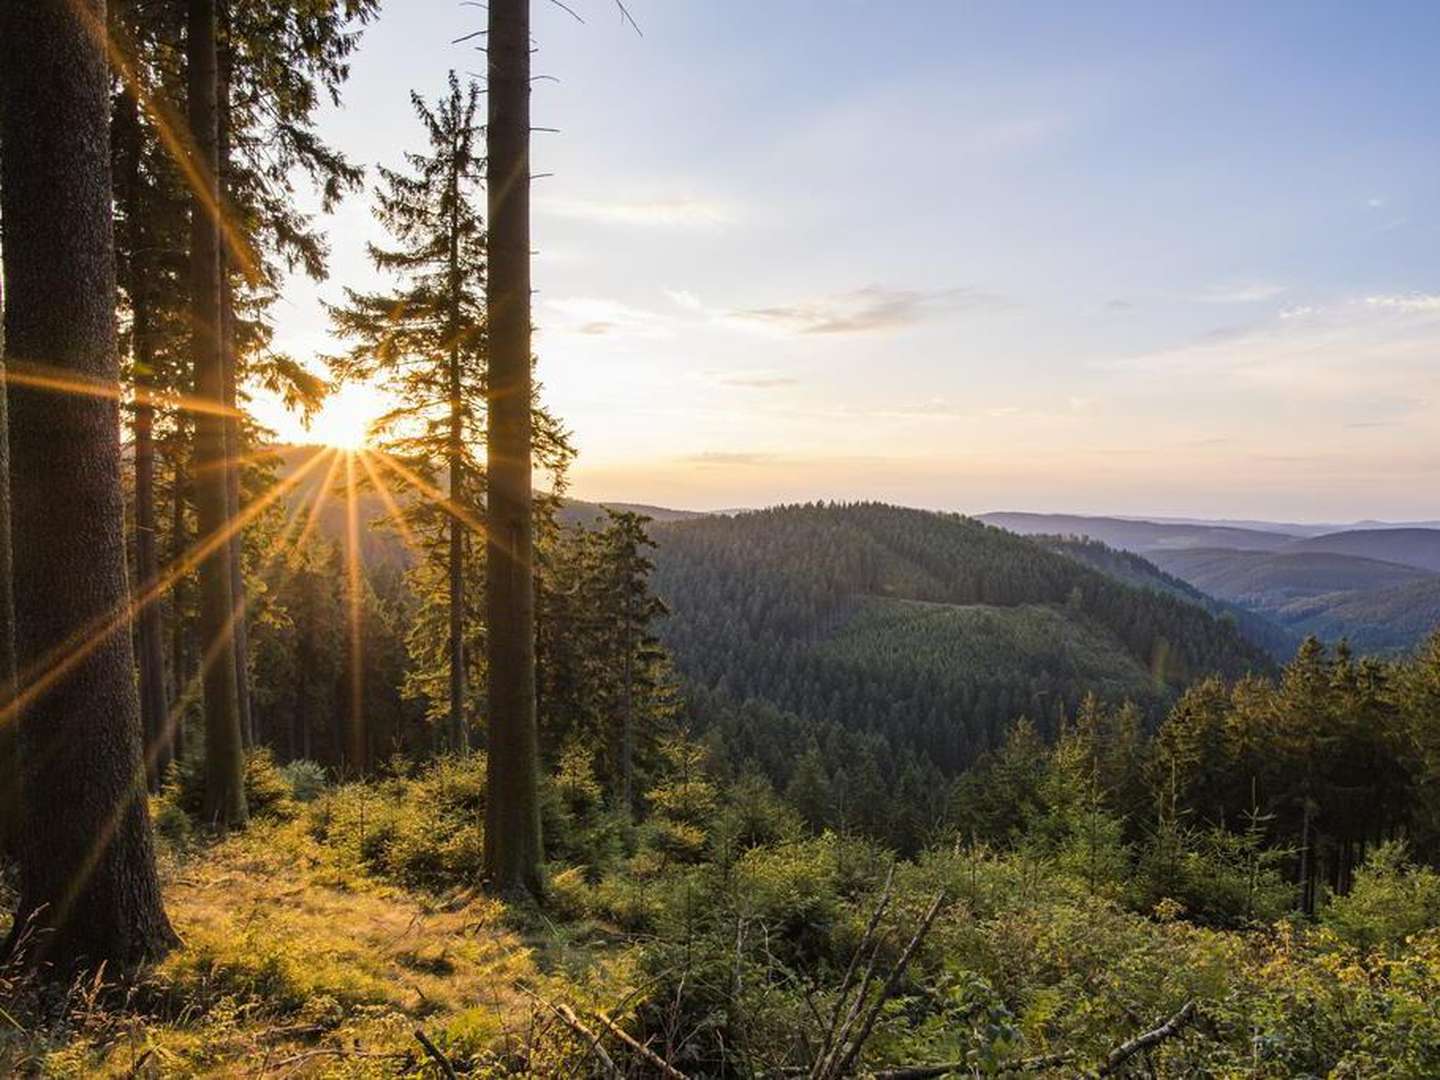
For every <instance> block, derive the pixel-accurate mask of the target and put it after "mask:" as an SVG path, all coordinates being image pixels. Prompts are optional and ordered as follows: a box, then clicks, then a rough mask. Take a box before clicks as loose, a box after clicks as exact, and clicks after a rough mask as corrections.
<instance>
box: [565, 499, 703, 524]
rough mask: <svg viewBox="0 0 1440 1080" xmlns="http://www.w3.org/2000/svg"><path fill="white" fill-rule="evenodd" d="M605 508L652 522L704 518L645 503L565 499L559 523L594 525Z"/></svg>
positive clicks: (600, 517) (692, 513)
mask: <svg viewBox="0 0 1440 1080" xmlns="http://www.w3.org/2000/svg"><path fill="white" fill-rule="evenodd" d="M607 508H608V509H611V510H622V511H627V512H629V513H632V514H641V515H643V516H645V517H648V518H650V519H651V520H652V521H688V520H689V519H690V518H697V517H704V516H705V515H704V514H703V513H701V512H700V511H698V510H672V509H670V508H669V507H665V506H650V505H648V504H646V503H626V502H606V503H596V502H582V501H581V500H580V499H566V500H565V504H564V506H562V507H561V509H560V521H561V522H562V523H563V524H565V525H585V526H590V525H596V524H598V523H600V522H601V521H603V520H604V518H605V511H606V509H607Z"/></svg>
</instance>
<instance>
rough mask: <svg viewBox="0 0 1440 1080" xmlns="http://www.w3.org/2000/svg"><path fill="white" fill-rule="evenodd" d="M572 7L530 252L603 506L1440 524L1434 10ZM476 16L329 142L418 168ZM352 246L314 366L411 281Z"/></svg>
mask: <svg viewBox="0 0 1440 1080" xmlns="http://www.w3.org/2000/svg"><path fill="white" fill-rule="evenodd" d="M567 3H568V4H569V6H570V7H571V8H573V9H574V10H575V11H576V12H578V13H579V14H580V15H581V16H582V17H583V18H584V20H585V21H584V23H583V24H582V23H579V22H576V21H575V20H574V19H573V18H572V17H571V16H570V15H568V14H566V13H565V11H564V10H562V9H561V8H560V7H559V6H558V5H555V4H554V3H552V2H547V0H535V2H534V10H535V38H536V44H537V48H538V52H537V53H536V55H535V58H534V60H535V71H536V72H537V74H540V73H543V74H545V75H553V76H554V77H555V81H551V80H549V79H546V80H543V81H539V82H537V83H536V84H535V96H534V106H533V108H534V117H535V123H536V124H537V125H543V126H546V127H553V128H558V129H560V130H559V132H558V133H554V134H552V133H537V134H536V136H535V148H534V152H533V153H534V158H535V168H536V171H537V172H541V173H551V174H553V175H551V176H547V177H545V178H542V179H537V180H536V181H535V187H534V196H533V197H534V225H533V230H534V238H535V247H536V249H537V255H536V258H535V265H534V277H535V284H536V289H537V293H536V297H535V303H536V307H535V321H536V324H537V328H538V333H537V336H536V339H535V347H536V351H537V355H538V356H539V377H540V379H541V381H542V382H543V384H544V387H545V389H544V398H545V401H546V403H547V404H548V405H549V407H550V408H551V409H552V411H553V412H555V413H556V414H557V415H558V416H559V417H561V418H562V419H563V420H564V421H565V422H566V423H567V424H568V426H569V427H570V429H571V430H572V432H573V434H574V439H575V443H576V445H577V447H578V449H579V452H580V453H579V457H578V459H577V461H576V464H575V466H574V468H573V470H572V474H571V493H572V494H574V495H575V496H577V497H579V498H585V499H596V500H601V499H605V500H625V501H638V502H648V503H656V504H661V505H667V506H678V507H687V508H694V509H720V508H727V507H739V506H761V505H768V504H772V503H776V502H782V501H799V500H811V499H859V498H864V499H881V500H885V501H890V502H897V503H903V504H906V505H912V506H922V507H930V508H936V509H946V510H960V511H964V512H972V513H978V512H983V511H987V510H1001V509H1009V510H1037V511H1057V512H1074V513H1120V514H1132V515H1143V514H1183V515H1195V516H1212V517H1247V518H1268V519H1284V520H1300V521H1337V522H1340V521H1349V520H1356V519H1362V518H1380V519H1388V520H1405V519H1422V518H1435V517H1437V516H1440V499H1437V495H1436V493H1437V490H1440V485H1437V484H1436V482H1435V477H1436V476H1437V474H1440V184H1437V178H1440V138H1437V134H1440V108H1437V106H1440V94H1437V92H1436V89H1435V86H1436V83H1435V78H1434V72H1435V70H1436V66H1437V62H1440V56H1437V52H1440V5H1437V4H1434V3H1432V2H1419V3H1399V2H1383V0H1377V2H1374V3H1368V4H1363V5H1362V4H1354V3H1328V2H1325V0H1305V2H1297V3H1285V2H1280V0H1270V2H1267V3H1265V4H1254V3H1250V2H1224V0H1217V2H1210V3H1206V4H1195V3H1191V2H1188V0H1185V2H1182V0H1174V2H1168V0H1143V2H1134V3H1128V2H1119V0H1105V2H1100V3H1093V4H1075V3H1073V2H1071V0H1065V2H1055V3H1050V2H1040V0H627V6H628V8H629V10H630V11H631V13H632V14H633V16H634V18H635V19H636V21H637V22H638V23H639V25H640V27H641V29H642V31H643V36H640V35H637V34H636V33H635V32H633V31H632V30H631V29H629V28H628V27H627V26H626V25H624V24H623V23H622V22H621V20H620V18H619V15H618V13H617V11H616V9H615V7H614V6H613V4H612V3H611V0H567ZM481 18H483V11H482V10H480V9H479V8H477V7H475V6H473V5H472V6H462V5H460V4H458V3H456V2H453V0H389V3H388V5H387V7H386V10H385V11H384V12H383V13H382V16H381V18H380V20H379V22H378V23H376V24H375V25H374V26H372V27H371V28H370V29H368V30H367V31H366V34H365V40H364V43H363V45H362V46H361V49H360V51H359V53H358V55H357V56H356V58H355V61H354V64H353V70H352V77H351V79H350V82H349V83H348V84H347V86H346V88H345V91H344V96H345V100H344V103H343V105H342V107H341V108H339V109H334V110H327V111H326V112H325V113H324V114H323V115H322V116H321V119H320V126H321V128H322V130H323V131H324V133H325V134H326V136H327V137H328V138H329V139H331V140H332V141H333V143H334V144H336V145H337V146H338V147H340V148H341V149H342V150H343V151H344V152H345V153H346V154H347V155H349V156H350V157H351V158H352V159H353V160H355V161H357V162H359V163H363V164H365V165H367V166H370V167H371V171H372V174H373V166H374V165H375V164H376V163H382V164H387V165H394V164H396V163H397V162H398V159H399V157H400V155H401V153H402V152H403V151H404V150H405V149H407V148H410V147H414V146H416V145H417V140H418V139H419V138H420V132H419V127H418V125H417V122H416V121H415V119H414V115H413V112H412V111H411V107H410V104H409V92H410V90H412V89H414V90H417V91H419V92H420V93H421V94H423V95H425V96H426V97H430V98H434V97H435V96H437V95H438V94H439V93H440V92H441V90H442V88H443V86H444V83H445V79H446V72H447V70H448V69H449V68H451V67H454V68H455V69H457V70H458V71H459V72H460V73H461V74H462V76H463V75H465V74H466V73H467V72H468V73H474V72H479V71H481V70H483V56H481V55H480V54H479V53H477V52H475V51H473V49H472V46H473V44H474V43H473V42H471V43H468V44H452V41H453V39H455V38H457V37H460V36H461V35H462V34H465V33H468V32H470V31H472V30H474V29H476V28H477V27H478V25H479V21H480V20H481ZM329 232H330V235H331V242H332V248H333V255H332V259H331V278H330V280H329V281H327V282H325V283H323V284H321V285H319V286H315V285H312V284H311V283H309V282H307V281H304V280H291V281H290V282H289V283H288V285H287V288H286V290H285V296H284V298H283V299H282V301H281V303H280V305H279V307H278V308H277V311H276V321H277V326H278V333H277V346H278V347H280V348H284V349H286V350H287V351H290V352H292V353H293V354H294V355H296V356H299V357H301V358H311V357H316V356H319V355H322V354H324V353H325V352H326V351H328V350H332V349H334V348H335V344H334V343H333V342H332V341H330V339H329V337H328V333H327V323H326V318H325V314H324V311H323V308H322V306H321V304H320V301H321V300H322V299H325V300H331V301H335V300H338V299H340V297H341V290H342V288H343V286H345V285H350V286H358V287H361V288H366V289H371V288H376V287H378V286H380V285H382V284H383V283H382V282H381V281H380V279H378V278H377V277H376V274H375V272H374V271H373V269H372V268H371V267H370V266H369V264H368V262H367V260H366V258H365V253H364V244H365V241H366V240H367V239H375V240H380V239H383V234H382V233H381V232H380V230H379V228H378V226H377V225H376V224H375V223H374V222H373V220H372V218H371V215H370V199H369V194H368V192H367V193H364V194H361V195H358V196H353V197H351V198H350V199H349V200H347V202H346V203H345V204H344V205H343V206H342V207H341V208H340V210H339V211H338V212H337V213H336V214H335V215H334V217H333V220H331V221H330V222H329ZM380 401H381V398H380V396H379V395H378V394H377V393H376V392H374V391H369V390H365V389H363V388H357V389H352V390H350V391H347V393H346V394H345V395H344V396H343V398H342V399H341V402H340V404H338V405H337V406H335V407H334V408H332V410H331V411H330V413H328V414H327V416H326V417H323V418H322V419H321V421H320V424H319V427H318V428H317V429H316V431H317V432H318V433H319V434H322V435H324V434H326V433H327V432H333V431H343V430H344V428H345V427H346V425H347V424H348V425H350V426H351V427H353V426H354V424H355V423H356V422H357V420H362V419H363V418H364V417H365V415H367V414H368V413H370V412H374V411H378V409H379V407H380ZM260 411H261V413H262V417H263V419H265V420H266V421H267V422H268V423H269V424H270V426H271V427H273V428H275V429H276V430H277V432H278V433H279V435H280V436H281V437H282V438H285V439H297V440H298V439H303V438H305V437H306V435H305V433H304V432H303V431H301V430H300V429H299V426H298V424H297V423H296V422H295V421H294V420H292V419H290V418H288V417H286V416H284V415H283V413H281V411H280V410H278V409H277V408H275V407H273V405H271V404H269V403H265V402H262V403H261V405H260ZM310 437H312V438H313V437H314V433H312V435H311V436H310Z"/></svg>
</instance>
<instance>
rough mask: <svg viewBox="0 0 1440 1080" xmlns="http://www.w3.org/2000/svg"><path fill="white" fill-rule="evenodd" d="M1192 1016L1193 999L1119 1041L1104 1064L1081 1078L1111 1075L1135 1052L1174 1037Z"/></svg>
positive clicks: (1193, 1016)
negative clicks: (1150, 1026)
mask: <svg viewBox="0 0 1440 1080" xmlns="http://www.w3.org/2000/svg"><path fill="white" fill-rule="evenodd" d="M1194 1018H1195V1002H1194V1001H1193V1000H1191V1001H1187V1002H1186V1003H1185V1005H1184V1007H1183V1008H1181V1010H1180V1011H1179V1012H1177V1013H1176V1014H1175V1015H1174V1016H1172V1017H1170V1019H1169V1020H1166V1021H1165V1022H1164V1023H1163V1024H1161V1025H1160V1026H1159V1027H1157V1028H1154V1029H1152V1030H1150V1031H1146V1032H1144V1033H1143V1034H1140V1035H1136V1036H1135V1038H1133V1039H1131V1040H1130V1041H1129V1042H1125V1043H1121V1044H1120V1045H1119V1046H1117V1047H1116V1048H1115V1049H1114V1050H1111V1051H1110V1054H1109V1056H1108V1057H1107V1058H1106V1059H1105V1064H1103V1065H1101V1066H1100V1068H1098V1069H1097V1070H1095V1071H1094V1072H1092V1073H1082V1074H1081V1077H1082V1080H1090V1078H1091V1077H1096V1076H1113V1075H1114V1074H1115V1072H1116V1071H1117V1070H1118V1069H1119V1068H1120V1066H1121V1065H1124V1064H1125V1062H1127V1061H1129V1060H1130V1059H1131V1058H1132V1057H1134V1056H1135V1055H1136V1054H1138V1053H1140V1052H1142V1051H1144V1050H1149V1049H1150V1048H1151V1047H1154V1046H1158V1045H1159V1044H1160V1043H1162V1042H1164V1041H1165V1040H1166V1039H1170V1038H1174V1037H1175V1036H1176V1035H1178V1034H1179V1033H1180V1031H1181V1030H1182V1029H1183V1028H1184V1027H1185V1025H1186V1024H1188V1023H1190V1021H1191V1020H1193V1019H1194Z"/></svg>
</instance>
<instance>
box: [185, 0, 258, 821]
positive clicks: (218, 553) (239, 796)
mask: <svg viewBox="0 0 1440 1080" xmlns="http://www.w3.org/2000/svg"><path fill="white" fill-rule="evenodd" d="M186 12H187V16H188V19H187V24H186V41H185V50H186V76H187V98H188V105H189V115H190V144H191V145H190V152H191V156H192V163H193V166H194V168H193V177H194V179H193V181H192V182H193V184H194V188H195V192H194V198H193V200H192V202H191V208H190V237H191V239H190V259H191V294H190V304H191V317H192V320H193V327H192V333H193V335H194V338H193V340H194V364H195V396H196V397H197V398H199V399H200V400H202V401H204V402H206V403H207V405H208V406H209V407H208V408H206V409H203V410H200V411H198V412H197V414H196V416H195V466H196V468H195V477H194V485H195V505H196V516H197V521H198V524H199V530H200V539H201V542H202V543H206V542H210V541H212V540H213V539H220V538H222V537H224V536H225V535H227V533H226V530H227V528H228V527H229V525H230V511H229V493H228V471H229V458H228V455H227V453H226V440H225V416H224V406H225V371H224V356H223V353H222V349H221V341H220V331H221V328H220V318H221V300H220V293H221V281H220V277H221V259H220V243H221V224H222V223H221V220H220V192H219V185H218V179H217V178H218V175H219V159H218V154H217V145H216V133H217V123H218V120H217V115H218V111H217V95H218V83H217V74H216V49H215V35H216V14H215V2H214V0H188V4H187V8H186ZM235 618H236V610H235V604H234V593H233V591H232V587H231V578H230V553H229V545H228V543H226V542H224V541H223V540H222V541H221V542H220V543H219V545H218V547H215V548H214V550H212V551H211V552H210V553H209V555H208V556H207V557H206V558H205V559H204V561H202V562H201V564H200V641H201V651H202V659H201V666H202V669H203V670H202V679H203V685H204V699H205V761H206V768H205V817H206V819H207V820H208V821H210V822H211V823H213V824H216V825H219V826H221V827H222V828H223V827H231V826H239V825H244V824H245V821H246V819H247V818H248V816H249V812H248V809H247V807H246V805H245V752H244V746H243V734H242V732H241V729H240V714H239V700H238V691H237V688H236V674H237V670H236V666H235V646H234V626H235Z"/></svg>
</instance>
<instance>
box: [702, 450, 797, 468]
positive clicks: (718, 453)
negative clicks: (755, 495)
mask: <svg viewBox="0 0 1440 1080" xmlns="http://www.w3.org/2000/svg"><path fill="white" fill-rule="evenodd" d="M683 460H684V461H686V462H688V463H689V464H691V465H717V466H718V465H770V464H773V463H774V462H775V460H776V458H775V455H774V454H767V453H761V452H756V451H747V450H705V451H703V452H701V453H699V454H690V455H689V456H688V457H686V458H684V459H683Z"/></svg>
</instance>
